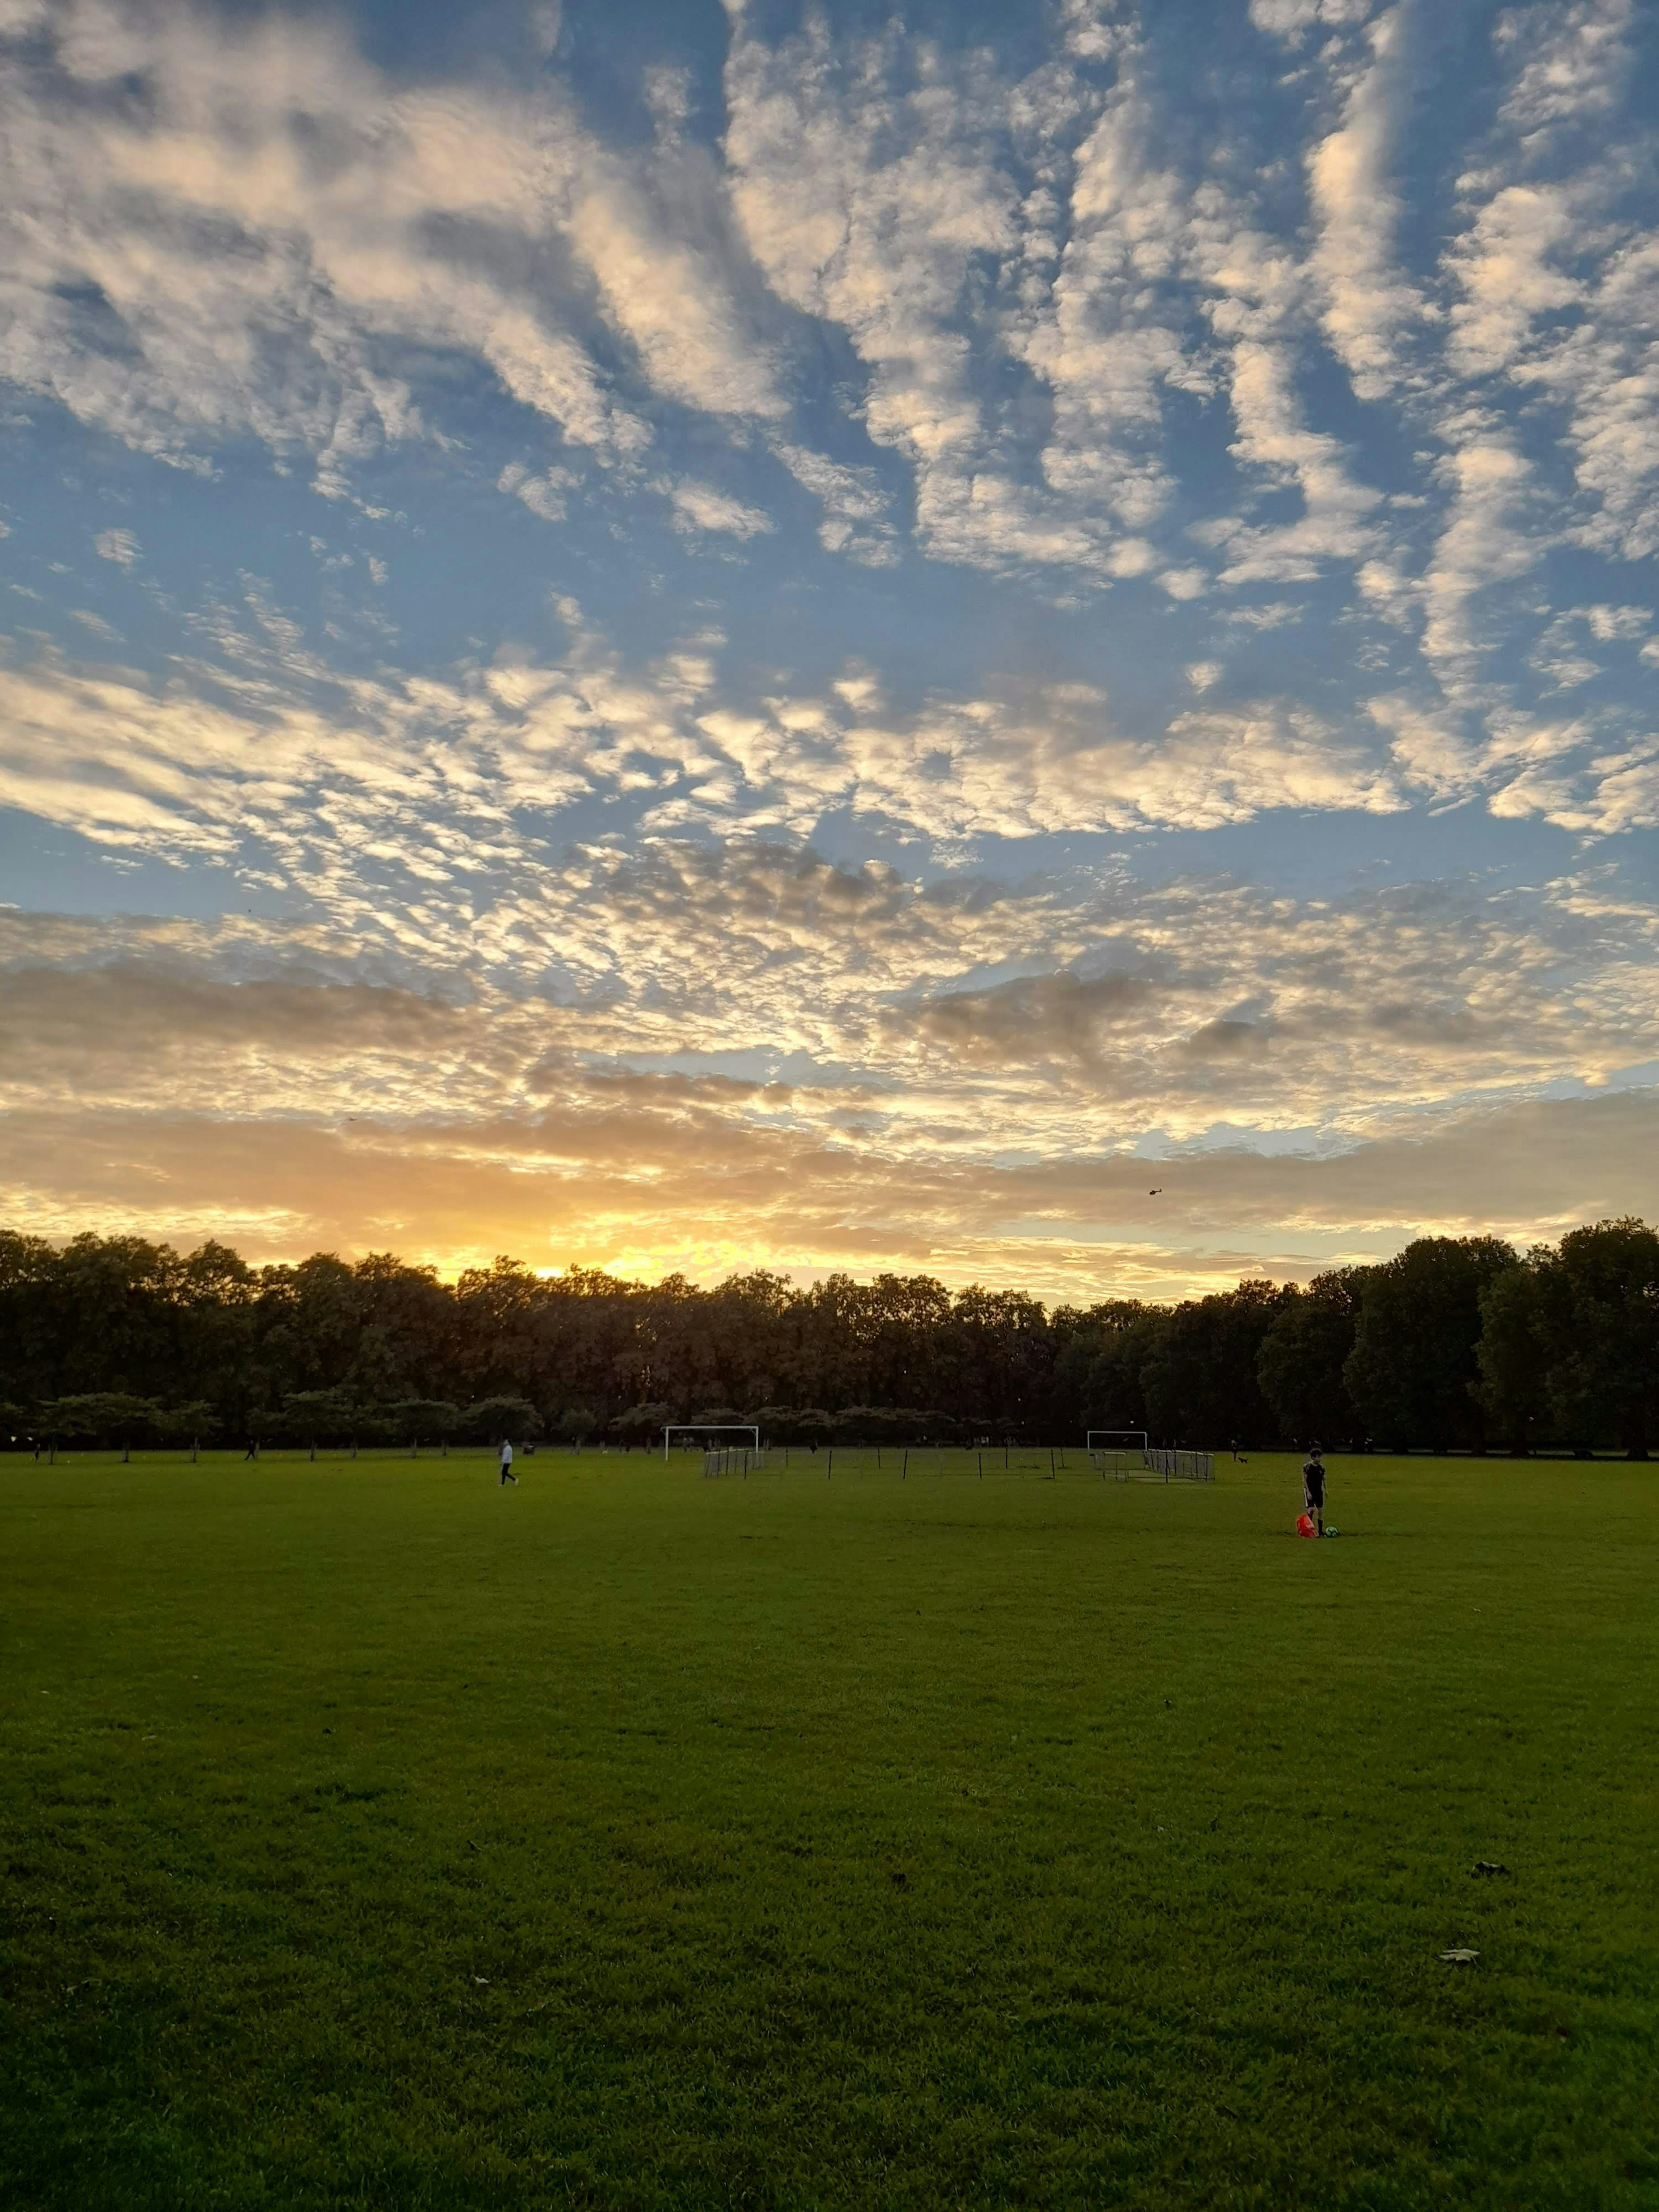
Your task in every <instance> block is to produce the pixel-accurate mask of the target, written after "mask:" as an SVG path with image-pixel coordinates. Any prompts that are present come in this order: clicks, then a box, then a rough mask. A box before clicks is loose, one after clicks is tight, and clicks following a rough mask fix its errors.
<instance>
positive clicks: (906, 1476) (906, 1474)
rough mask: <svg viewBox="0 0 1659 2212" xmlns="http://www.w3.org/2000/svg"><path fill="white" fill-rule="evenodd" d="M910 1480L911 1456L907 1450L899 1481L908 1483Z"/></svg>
mask: <svg viewBox="0 0 1659 2212" xmlns="http://www.w3.org/2000/svg"><path fill="white" fill-rule="evenodd" d="M899 1480H900V1481H901V1482H908V1480H910V1454H909V1452H908V1449H907V1450H906V1452H905V1455H904V1464H903V1466H902V1468H900V1469H899Z"/></svg>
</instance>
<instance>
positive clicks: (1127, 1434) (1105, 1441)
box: [1085, 1429, 1215, 1482]
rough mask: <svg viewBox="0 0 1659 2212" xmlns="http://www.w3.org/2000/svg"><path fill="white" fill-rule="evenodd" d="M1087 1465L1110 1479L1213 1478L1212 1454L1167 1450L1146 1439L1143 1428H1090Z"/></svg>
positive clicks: (1179, 1480)
mask: <svg viewBox="0 0 1659 2212" xmlns="http://www.w3.org/2000/svg"><path fill="white" fill-rule="evenodd" d="M1085 1443H1086V1447H1087V1449H1088V1454H1089V1465H1090V1467H1091V1468H1092V1469H1093V1470H1094V1472H1095V1473H1096V1474H1098V1475H1100V1476H1102V1477H1103V1478H1104V1479H1105V1480H1109V1481H1116V1482H1213V1481H1214V1480H1215V1454H1214V1453H1213V1452H1205V1451H1166V1450H1162V1449H1159V1448H1158V1447H1157V1446H1155V1445H1152V1444H1149V1443H1147V1441H1146V1431H1145V1430H1144V1429H1091V1430H1090V1431H1089V1433H1088V1436H1087V1437H1086V1439H1085Z"/></svg>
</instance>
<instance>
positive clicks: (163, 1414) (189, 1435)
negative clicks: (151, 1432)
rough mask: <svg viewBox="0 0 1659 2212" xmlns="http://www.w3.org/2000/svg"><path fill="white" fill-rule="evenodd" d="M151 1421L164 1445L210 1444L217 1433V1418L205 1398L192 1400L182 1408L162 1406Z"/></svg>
mask: <svg viewBox="0 0 1659 2212" xmlns="http://www.w3.org/2000/svg"><path fill="white" fill-rule="evenodd" d="M152 1421H153V1425H154V1427H155V1433H156V1435H157V1437H160V1439H161V1442H162V1443H164V1444H196V1443H211V1442H212V1440H213V1439H214V1437H216V1436H217V1435H218V1433H219V1417H218V1415H217V1414H216V1413H215V1412H214V1410H213V1408H212V1407H211V1406H210V1404H209V1403H208V1401H207V1400H206V1399H205V1398H192V1399H191V1400H190V1401H189V1402H188V1403H187V1404H185V1405H183V1406H163V1407H161V1408H159V1410H158V1411H157V1412H156V1413H155V1414H154V1415H153V1417H152Z"/></svg>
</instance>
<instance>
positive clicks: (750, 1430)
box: [662, 1421, 766, 1477]
mask: <svg viewBox="0 0 1659 2212" xmlns="http://www.w3.org/2000/svg"><path fill="white" fill-rule="evenodd" d="M730 1436H739V1437H748V1438H749V1442H748V1443H747V1444H746V1445H733V1444H720V1445H708V1444H705V1445H704V1447H703V1454H702V1471H703V1474H704V1476H705V1477H708V1476H709V1475H715V1474H754V1473H755V1471H756V1470H757V1468H763V1467H764V1466H765V1464H766V1454H765V1453H764V1452H763V1450H762V1449H761V1440H760V1431H759V1429H758V1428H757V1426H756V1425H755V1424H754V1423H753V1422H752V1421H671V1422H669V1424H668V1425H667V1426H666V1427H665V1429H664V1430H663V1432H662V1455H663V1458H664V1460H665V1461H666V1459H667V1457H668V1447H669V1444H670V1443H671V1440H672V1439H673V1438H674V1437H730Z"/></svg>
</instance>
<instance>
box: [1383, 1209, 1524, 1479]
mask: <svg viewBox="0 0 1659 2212" xmlns="http://www.w3.org/2000/svg"><path fill="white" fill-rule="evenodd" d="M1514 1265H1515V1253H1514V1250H1513V1249H1512V1248H1511V1247H1510V1246H1509V1245H1508V1244H1505V1243H1503V1242H1502V1241H1501V1239H1499V1238H1498V1237H1419V1238H1418V1239H1417V1241H1416V1242H1415V1243H1412V1244H1408V1245H1407V1247H1406V1249H1405V1250H1404V1251H1403V1252H1401V1253H1399V1254H1398V1255H1396V1256H1395V1258H1394V1259H1392V1260H1389V1261H1385V1262H1384V1263H1383V1265H1382V1266H1381V1267H1373V1268H1372V1269H1371V1270H1370V1273H1368V1274H1367V1276H1366V1279H1365V1285H1364V1292H1363V1294H1362V1296H1361V1298H1360V1305H1359V1321H1358V1327H1357V1328H1356V1330H1355V1332H1354V1346H1353V1350H1352V1352H1350V1353H1349V1354H1348V1357H1347V1358H1346V1361H1345V1362H1344V1364H1343V1370H1342V1379H1343V1381H1344V1382H1345V1383H1346V1384H1347V1386H1348V1395H1349V1396H1350V1397H1351V1398H1352V1400H1353V1402H1354V1408H1355V1411H1356V1412H1357V1413H1358V1415H1359V1418H1360V1419H1361V1421H1362V1422H1363V1423H1364V1426H1365V1429H1366V1431H1367V1432H1368V1433H1369V1434H1370V1435H1371V1436H1373V1437H1378V1438H1380V1439H1381V1440H1382V1441H1383V1443H1389V1444H1391V1445H1393V1446H1395V1448H1396V1449H1400V1450H1402V1451H1403V1450H1409V1449H1410V1448H1411V1447H1412V1446H1413V1444H1427V1445H1428V1446H1429V1448H1430V1449H1431V1450H1433V1451H1446V1450H1449V1449H1451V1448H1453V1447H1454V1446H1462V1447H1464V1448H1466V1449H1472V1450H1475V1451H1484V1450H1485V1449H1486V1423H1485V1419H1484V1416H1483V1413H1482V1410H1481V1407H1480V1401H1478V1399H1477V1398H1476V1395H1475V1386H1476V1385H1477V1384H1478V1383H1479V1381H1480V1364H1479V1360H1478V1358H1477V1355H1476V1350H1475V1347H1476V1346H1477V1345H1478V1344H1479V1343H1480V1333H1481V1326H1482V1323H1481V1313H1480V1294H1481V1292H1482V1291H1483V1290H1484V1289H1485V1288H1486V1285H1487V1284H1488V1283H1489V1282H1491V1281H1492V1279H1493V1277H1494V1276H1497V1275H1500V1274H1502V1273H1504V1269H1505V1268H1509V1267H1514Z"/></svg>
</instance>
